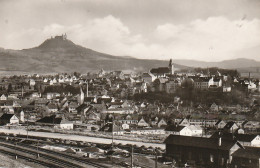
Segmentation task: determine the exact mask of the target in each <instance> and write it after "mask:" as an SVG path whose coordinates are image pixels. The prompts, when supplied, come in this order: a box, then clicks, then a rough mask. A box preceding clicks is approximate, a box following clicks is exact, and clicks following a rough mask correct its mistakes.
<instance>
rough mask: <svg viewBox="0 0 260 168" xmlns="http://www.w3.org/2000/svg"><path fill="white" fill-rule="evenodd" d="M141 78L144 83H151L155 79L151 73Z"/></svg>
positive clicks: (144, 74)
mask: <svg viewBox="0 0 260 168" xmlns="http://www.w3.org/2000/svg"><path fill="white" fill-rule="evenodd" d="M142 78H143V80H144V82H146V83H152V82H153V81H154V80H155V79H156V77H155V76H154V75H153V74H152V73H143V75H142Z"/></svg>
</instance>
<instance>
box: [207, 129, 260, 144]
mask: <svg viewBox="0 0 260 168" xmlns="http://www.w3.org/2000/svg"><path fill="white" fill-rule="evenodd" d="M217 137H219V132H215V133H214V134H213V135H212V136H211V138H217ZM221 137H222V139H228V140H237V141H238V142H239V143H240V144H242V145H243V146H251V147H260V136H259V135H255V134H238V133H235V134H232V133H227V132H222V133H221Z"/></svg>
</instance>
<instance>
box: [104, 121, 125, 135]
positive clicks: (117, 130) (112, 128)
mask: <svg viewBox="0 0 260 168" xmlns="http://www.w3.org/2000/svg"><path fill="white" fill-rule="evenodd" d="M100 131H102V132H109V133H112V134H114V135H123V134H124V133H125V130H123V128H122V127H120V126H118V125H116V124H115V123H107V124H106V125H104V126H103V127H102V128H100Z"/></svg>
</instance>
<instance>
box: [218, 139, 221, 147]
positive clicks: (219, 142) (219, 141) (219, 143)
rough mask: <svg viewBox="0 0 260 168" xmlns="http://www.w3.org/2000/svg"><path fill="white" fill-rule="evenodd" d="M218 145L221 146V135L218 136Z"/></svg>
mask: <svg viewBox="0 0 260 168" xmlns="http://www.w3.org/2000/svg"><path fill="white" fill-rule="evenodd" d="M218 146H221V137H219V138H218Z"/></svg>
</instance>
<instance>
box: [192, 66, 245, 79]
mask: <svg viewBox="0 0 260 168" xmlns="http://www.w3.org/2000/svg"><path fill="white" fill-rule="evenodd" d="M194 71H195V72H197V73H203V74H208V73H209V74H212V75H215V74H218V72H219V73H221V74H226V75H230V76H234V77H238V76H240V73H239V72H238V71H237V70H236V69H221V68H217V67H211V68H195V69H194Z"/></svg>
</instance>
